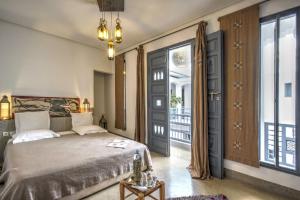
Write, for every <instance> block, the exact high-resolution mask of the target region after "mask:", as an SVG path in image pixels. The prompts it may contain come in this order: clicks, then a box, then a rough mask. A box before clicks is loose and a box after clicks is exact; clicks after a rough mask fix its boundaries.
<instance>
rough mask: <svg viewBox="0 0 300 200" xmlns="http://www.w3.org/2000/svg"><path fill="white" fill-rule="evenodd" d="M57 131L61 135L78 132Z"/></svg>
mask: <svg viewBox="0 0 300 200" xmlns="http://www.w3.org/2000/svg"><path fill="white" fill-rule="evenodd" d="M56 133H57V134H58V135H60V136H64V135H71V134H76V133H75V132H74V131H61V132H56Z"/></svg>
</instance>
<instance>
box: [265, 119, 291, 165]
mask: <svg viewBox="0 0 300 200" xmlns="http://www.w3.org/2000/svg"><path fill="white" fill-rule="evenodd" d="M264 129H265V161H268V162H271V163H275V159H276V156H275V134H274V130H275V125H274V123H269V122H265V128H264ZM295 129H296V126H295V125H291V124H279V126H278V148H279V152H278V153H279V155H278V159H279V165H280V166H282V167H288V168H293V169H294V168H295V160H296V155H295V149H296V148H295V147H296V146H295V139H296V138H295V136H296V132H295Z"/></svg>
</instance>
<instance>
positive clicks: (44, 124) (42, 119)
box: [15, 111, 50, 133]
mask: <svg viewBox="0 0 300 200" xmlns="http://www.w3.org/2000/svg"><path fill="white" fill-rule="evenodd" d="M15 125H16V133H21V132H24V131H30V130H42V129H44V130H49V129H50V116H49V112H48V111H37V112H21V113H15Z"/></svg>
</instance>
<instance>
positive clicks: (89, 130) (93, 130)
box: [73, 125, 107, 135]
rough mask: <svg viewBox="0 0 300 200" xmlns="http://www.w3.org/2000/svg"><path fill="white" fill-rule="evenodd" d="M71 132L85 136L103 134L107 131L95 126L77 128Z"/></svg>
mask: <svg viewBox="0 0 300 200" xmlns="http://www.w3.org/2000/svg"><path fill="white" fill-rule="evenodd" d="M73 131H75V132H76V133H78V134H79V135H86V134H91V133H104V132H107V130H105V129H103V128H101V127H100V126H96V125H89V126H77V127H74V128H73Z"/></svg>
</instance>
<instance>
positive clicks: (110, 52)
mask: <svg viewBox="0 0 300 200" xmlns="http://www.w3.org/2000/svg"><path fill="white" fill-rule="evenodd" d="M114 57H115V45H114V41H113V40H112V39H110V40H109V41H108V59H109V60H113V59H114Z"/></svg>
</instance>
